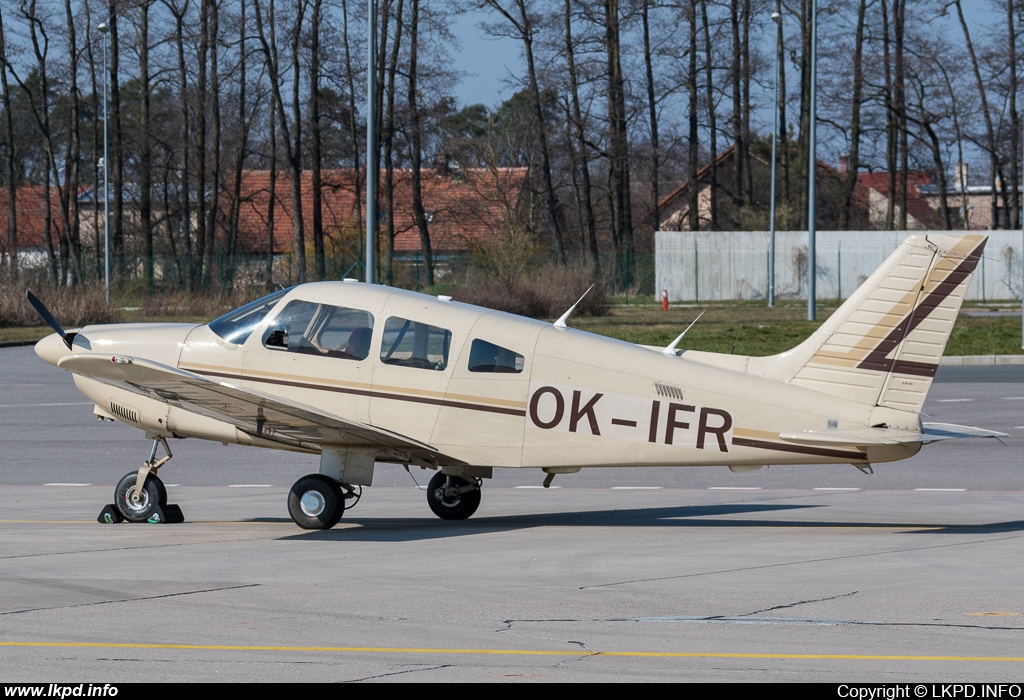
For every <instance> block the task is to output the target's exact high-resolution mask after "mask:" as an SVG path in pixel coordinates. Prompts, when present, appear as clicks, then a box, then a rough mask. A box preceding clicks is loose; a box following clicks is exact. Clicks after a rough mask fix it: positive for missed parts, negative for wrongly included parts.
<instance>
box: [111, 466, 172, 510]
mask: <svg viewBox="0 0 1024 700" xmlns="http://www.w3.org/2000/svg"><path fill="white" fill-rule="evenodd" d="M138 478H139V473H138V472H128V473H127V474H125V475H124V476H123V477H121V480H120V481H119V482H117V488H115V489H114V505H115V506H117V509H118V510H119V511H120V512H121V515H123V516H124V519H125V520H127V521H128V522H131V523H144V522H146V521H147V520H149V516H151V515H153V512H154V511H155V510H156V509H157V506H159V505H162V504H161V503H160V496H161V494H163V498H164V501H165V502H166V500H167V489H166V488H164V487H163V483H162V482H160V480H159V479H157V478H156V477H155V476H153V475H152V474H150V475H149V476H148V477H146V483H145V484H143V486H142V494H141V497H140V498H139V502H138V503H134V502H132V495H133V494H134V493H135V482H136V481H137V480H138Z"/></svg>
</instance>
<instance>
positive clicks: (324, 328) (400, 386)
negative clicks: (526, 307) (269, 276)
mask: <svg viewBox="0 0 1024 700" xmlns="http://www.w3.org/2000/svg"><path fill="white" fill-rule="evenodd" d="M984 244H985V237H983V236H931V237H925V236H923V235H918V236H912V237H911V238H909V239H908V240H907V242H905V243H904V244H903V245H902V246H901V247H900V248H899V249H898V250H897V251H896V252H895V253H894V254H893V256H892V257H890V259H889V260H888V261H887V262H886V263H885V264H884V265H883V266H882V267H881V268H880V269H879V271H878V272H876V273H875V275H873V276H872V277H871V278H870V279H869V280H868V281H867V282H865V283H864V285H863V286H862V287H861V289H860V290H858V291H857V292H856V293H855V294H854V295H853V296H852V297H851V298H850V299H849V300H848V301H847V302H846V304H844V305H843V306H842V307H841V308H840V309H839V310H838V311H837V312H836V313H835V314H834V315H833V316H832V317H831V318H830V319H829V320H828V321H826V322H825V323H824V324H823V325H822V326H821V328H820V329H819V330H818V331H816V332H815V334H814V335H813V336H812V337H811V338H809V339H808V340H807V341H806V342H805V343H803V344H802V345H800V346H798V347H797V348H794V349H793V350H791V351H789V352H787V353H783V354H782V355H778V356H774V357H769V358H750V357H739V356H733V355H716V354H712V353H700V352H692V351H691V352H687V351H683V352H677V351H675V350H674V348H673V349H670V350H668V351H662V350H661V349H660V348H650V347H643V346H637V345H632V344H630V343H626V342H622V341H617V340H612V339H609V338H605V337H601V336H596V335H593V334H590V333H585V332H582V331H578V330H574V329H571V328H565V327H560V326H561V324H558V325H552V324H550V323H544V322H540V321H534V320H530V319H525V318H521V317H517V316H513V315H510V314H505V313H501V312H497V311H492V310H488V309H483V308H479V307H474V306H469V305H466V304H462V303H458V302H455V301H452V300H451V299H449V298H447V297H438V298H433V297H428V296H425V295H422V294H416V293H412V292H407V291H402V290H398V289H392V288H387V287H381V286H376V285H367V284H362V283H359V282H355V281H345V282H320V283H313V284H305V285H300V286H298V287H295V288H292V289H290V290H287V291H283V292H279V293H278V294H276V295H272V296H271V297H268V298H265V299H264V300H258V301H257V302H254V303H253V304H250V305H248V306H247V307H243V308H242V309H239V310H236V311H235V312H232V313H230V314H227V315H226V316H224V317H222V318H221V319H218V320H217V321H214V322H212V323H210V324H208V325H201V326H197V325H183V324H161V325H109V326H89V327H86V328H84V329H82V330H81V331H80V332H78V333H77V334H75V335H74V337H73V342H72V347H71V348H70V349H69V348H67V347H65V344H64V342H63V340H62V338H61V337H60V335H58V334H55V335H53V336H50V337H49V338H47V339H44V340H43V341H40V343H39V345H38V346H37V352H38V353H39V355H40V356H41V357H43V358H44V359H46V360H47V361H49V362H52V363H53V364H55V365H57V366H59V367H61V368H64V369H68V370H70V371H72V372H74V373H75V381H76V384H77V385H78V387H79V389H80V390H81V391H82V392H83V393H84V394H86V395H87V396H88V397H89V398H90V399H91V400H92V401H94V402H95V403H96V409H95V410H96V412H97V413H98V414H100V415H101V416H104V417H108V418H113V419H117V420H120V421H122V422H125V423H128V424H130V425H133V426H136V427H138V428H142V429H143V430H145V431H146V433H147V435H148V436H149V437H150V438H152V439H154V440H162V439H163V440H165V439H167V438H185V437H195V438H203V439H210V440H217V441H221V442H225V443H238V444H243V445H255V446H262V447H273V448H280V449H291V450H300V451H308V452H319V453H320V454H321V464H320V474H319V476H317V475H312V476H311V477H305V478H306V479H307V482H305V483H297V484H296V488H293V493H292V496H291V498H290V502H289V507H290V510H291V511H292V515H293V517H294V518H295V519H296V522H297V523H298V524H300V525H301V526H303V527H330V526H331V525H333V524H334V522H336V521H337V517H340V514H341V510H342V509H343V501H344V500H345V499H346V498H351V497H352V494H353V492H354V488H355V487H357V486H364V485H369V484H370V483H371V482H372V475H373V469H374V463H375V462H393V463H400V464H406V465H410V464H412V465H418V466H421V467H425V468H431V469H438V470H439V471H438V473H437V475H436V476H435V477H434V479H433V480H432V481H431V486H430V487H429V489H428V500H429V501H430V504H431V507H432V509H433V510H434V512H435V513H437V514H438V515H440V516H441V517H451V518H462V517H468V515H469V514H471V513H472V511H473V510H475V508H476V504H477V503H479V487H480V483H481V481H480V480H481V479H482V478H488V477H490V476H491V474H492V470H493V468H495V467H518V468H522V467H527V468H541V469H543V470H544V471H545V472H547V474H548V475H549V476H548V478H547V482H546V483H550V479H551V478H552V476H553V475H554V474H558V473H572V472H575V471H578V470H579V469H580V468H583V467H602V466H608V467H613V466H614V467H622V466H639V465H643V466H697V465H700V466H708V465H727V466H729V467H731V468H733V469H734V470H745V469H750V468H757V467H760V466H763V465H769V464H812V463H813V464H818V463H851V464H854V465H856V466H858V467H861V468H864V469H868V468H869V467H870V464H871V463H875V462H886V461H892V460H898V459H903V458H905V457H910V456H912V455H914V454H916V453H917V452H918V451H919V450H920V448H921V445H922V444H923V443H924V442H931V441H934V440H941V439H948V438H951V437H977V436H986V435H994V433H990V432H987V431H981V430H978V429H967V428H961V427H959V426H937V425H931V424H922V422H921V418H920V410H921V406H922V404H923V402H924V398H925V395H926V394H927V390H928V388H929V386H930V383H931V379H932V376H933V375H934V372H935V368H936V366H937V365H938V361H939V359H940V358H941V355H942V351H943V349H944V346H945V342H946V339H947V338H948V336H949V332H950V331H951V330H952V325H953V322H954V321H955V318H956V314H957V312H958V310H959V308H960V304H961V301H962V299H963V296H964V294H965V293H966V289H967V285H968V283H969V281H970V277H971V273H972V272H973V269H974V266H975V265H976V264H977V260H978V258H979V257H980V255H981V251H982V249H983V247H984ZM163 444H164V445H165V446H166V442H164V443H163ZM155 450H156V443H154V454H153V455H151V459H150V461H149V462H147V465H149V468H147V467H146V466H145V465H144V467H143V469H142V470H140V471H139V473H138V475H137V477H133V478H135V481H134V483H129V484H128V485H127V486H125V487H124V488H121V489H120V490H119V495H118V497H119V498H120V499H121V500H120V501H119V502H118V503H117V504H116V505H118V507H119V508H120V510H121V511H122V512H124V514H125V515H126V516H128V517H129V518H131V519H140V518H141V516H145V515H148V512H146V511H145V509H140V508H139V497H140V496H145V495H146V494H145V487H146V483H145V482H146V481H147V479H156V475H155V473H154V468H155V467H158V466H160V465H159V464H157V463H156V462H155V461H154V458H155ZM130 476H132V475H128V476H126V478H125V479H124V480H122V481H124V482H130V481H131V479H129V477H130ZM301 481H302V480H300V482H301ZM311 484H312V485H311ZM132 486H134V490H133V489H132ZM121 492H124V493H121ZM129 492H130V493H129ZM154 493H156V492H154ZM339 498H340V500H339ZM332 499H333V500H334V501H337V503H336V504H334V507H335V510H336V511H337V512H335V510H332V509H331V507H332V506H331V503H327V504H326V506H325V505H324V503H323V501H325V500H326V501H332ZM318 509H319V510H318ZM325 510H326V511H329V512H327V513H326V515H325ZM311 513H312V515H311ZM133 516H134V517H133ZM336 516H337V517H336Z"/></svg>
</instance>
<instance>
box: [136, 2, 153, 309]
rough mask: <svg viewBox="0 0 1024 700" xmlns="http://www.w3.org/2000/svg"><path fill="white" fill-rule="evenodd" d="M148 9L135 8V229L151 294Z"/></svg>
mask: <svg viewBox="0 0 1024 700" xmlns="http://www.w3.org/2000/svg"><path fill="white" fill-rule="evenodd" d="M149 7H150V2H149V1H148V0H144V1H143V2H141V3H140V4H139V46H138V50H139V83H140V85H139V116H140V118H141V122H142V124H141V125H140V126H141V133H140V134H139V162H138V164H137V166H136V167H137V168H138V173H139V225H140V226H141V228H142V257H143V261H142V269H143V274H144V276H145V282H146V289H148V290H149V291H150V292H153V291H154V289H155V287H156V278H155V273H154V269H153V205H152V200H151V196H152V189H153V148H152V141H151V138H152V136H151V134H152V128H153V123H152V115H151V114H150V94H149V93H150V76H149Z"/></svg>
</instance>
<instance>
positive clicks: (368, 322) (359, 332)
mask: <svg viewBox="0 0 1024 700" xmlns="http://www.w3.org/2000/svg"><path fill="white" fill-rule="evenodd" d="M372 337H373V314H371V313H368V312H366V311H360V310H359V309H350V308H347V307H343V306H332V305H330V304H320V303H318V302H315V301H303V300H301V299H296V300H294V301H290V302H288V305H287V306H285V307H284V308H283V309H282V310H281V313H279V314H278V315H277V317H276V318H275V319H274V320H273V321H271V323H270V325H269V326H268V327H267V330H266V331H265V332H264V333H263V345H264V347H266V348H268V349H270V350H281V351H287V352H296V353H302V354H304V355H318V356H321V357H335V358H338V359H342V360H365V359H366V357H367V355H369V354H370V339H371V338H372Z"/></svg>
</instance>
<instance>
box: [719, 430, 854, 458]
mask: <svg viewBox="0 0 1024 700" xmlns="http://www.w3.org/2000/svg"><path fill="white" fill-rule="evenodd" d="M732 444H733V445H738V446H739V447H754V448H756V449H760V450H775V451H777V452H796V453H797V454H803V455H815V456H818V457H834V458H836V459H846V460H849V459H857V460H863V459H864V458H865V453H864V452H862V451H861V450H856V451H843V450H830V449H827V448H824V447H810V446H808V445H783V444H780V443H778V442H765V441H764V440H750V439H747V438H741V437H736V436H735V435H733V438H732Z"/></svg>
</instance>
